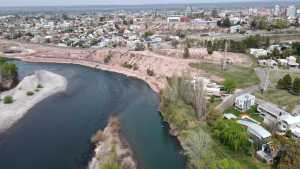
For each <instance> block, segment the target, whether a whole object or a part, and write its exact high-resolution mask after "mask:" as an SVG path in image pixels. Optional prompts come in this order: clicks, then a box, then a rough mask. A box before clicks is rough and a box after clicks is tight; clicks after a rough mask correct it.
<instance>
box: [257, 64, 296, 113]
mask: <svg viewBox="0 0 300 169" xmlns="http://www.w3.org/2000/svg"><path fill="white" fill-rule="evenodd" d="M286 74H290V75H291V77H292V78H293V79H295V78H300V72H290V71H288V70H286V69H280V70H278V71H276V70H273V71H270V75H269V77H270V80H271V82H272V85H271V86H270V88H269V89H268V90H267V91H266V92H265V93H264V94H261V93H259V92H258V93H255V96H257V97H258V98H261V99H264V100H266V101H269V102H272V103H274V104H277V105H279V106H280V107H281V108H283V109H285V110H286V111H289V112H291V111H292V110H293V109H294V108H295V106H296V105H298V104H300V96H295V95H292V94H291V93H289V92H288V91H286V90H279V89H277V88H276V84H277V82H278V80H279V79H281V78H283V77H284V76H285V75H286Z"/></svg>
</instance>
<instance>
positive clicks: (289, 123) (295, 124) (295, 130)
mask: <svg viewBox="0 0 300 169" xmlns="http://www.w3.org/2000/svg"><path fill="white" fill-rule="evenodd" d="M278 130H279V132H284V133H286V132H287V131H289V130H290V131H291V132H292V135H293V137H296V138H298V139H299V138H300V116H292V115H290V114H288V115H286V116H283V117H281V118H280V120H279V122H278Z"/></svg>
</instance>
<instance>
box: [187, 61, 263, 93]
mask: <svg viewBox="0 0 300 169" xmlns="http://www.w3.org/2000/svg"><path fill="white" fill-rule="evenodd" d="M190 66H191V67H193V68H197V69H201V70H204V71H206V72H207V73H209V74H212V75H216V76H220V77H222V78H225V79H227V78H228V79H233V80H235V81H236V83H237V87H238V88H244V87H249V86H251V85H255V84H258V83H259V78H258V77H257V76H256V73H255V71H254V69H253V68H252V67H243V66H238V65H228V69H227V70H225V71H223V70H222V69H221V66H220V65H217V64H212V63H191V64H190Z"/></svg>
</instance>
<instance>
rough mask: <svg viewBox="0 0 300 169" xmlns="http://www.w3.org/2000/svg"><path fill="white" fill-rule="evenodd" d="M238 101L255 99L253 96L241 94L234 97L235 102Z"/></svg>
mask: <svg viewBox="0 0 300 169" xmlns="http://www.w3.org/2000/svg"><path fill="white" fill-rule="evenodd" d="M239 99H242V100H245V99H255V96H253V95H251V94H249V93H246V94H242V95H240V96H237V97H236V100H239Z"/></svg>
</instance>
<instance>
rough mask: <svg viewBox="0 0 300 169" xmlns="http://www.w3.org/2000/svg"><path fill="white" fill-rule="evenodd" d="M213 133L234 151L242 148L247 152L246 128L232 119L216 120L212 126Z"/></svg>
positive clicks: (248, 147)
mask: <svg viewBox="0 0 300 169" xmlns="http://www.w3.org/2000/svg"><path fill="white" fill-rule="evenodd" d="M213 133H214V136H215V137H216V138H218V139H219V140H220V142H221V143H222V144H224V145H227V146H228V147H230V148H231V149H232V150H234V151H241V150H242V151H244V152H246V153H247V152H248V151H249V149H250V146H251V144H250V142H249V140H248V139H249V137H248V133H247V129H246V128H245V127H244V126H242V125H241V124H239V123H237V122H236V121H234V120H224V119H219V120H217V121H216V123H215V124H214V126H213Z"/></svg>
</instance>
